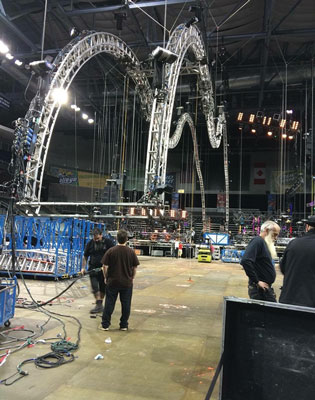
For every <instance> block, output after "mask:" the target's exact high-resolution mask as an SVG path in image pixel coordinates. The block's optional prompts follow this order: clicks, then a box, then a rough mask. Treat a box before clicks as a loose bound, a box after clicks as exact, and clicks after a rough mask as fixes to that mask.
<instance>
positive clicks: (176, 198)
mask: <svg viewBox="0 0 315 400" xmlns="http://www.w3.org/2000/svg"><path fill="white" fill-rule="evenodd" d="M178 208H179V193H174V192H173V193H172V209H173V210H178Z"/></svg>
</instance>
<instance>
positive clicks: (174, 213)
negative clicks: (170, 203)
mask: <svg viewBox="0 0 315 400" xmlns="http://www.w3.org/2000/svg"><path fill="white" fill-rule="evenodd" d="M170 216H171V218H175V216H176V210H171V212H170Z"/></svg>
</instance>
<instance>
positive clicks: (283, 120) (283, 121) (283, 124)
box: [280, 119, 286, 128]
mask: <svg viewBox="0 0 315 400" xmlns="http://www.w3.org/2000/svg"><path fill="white" fill-rule="evenodd" d="M285 123H286V120H285V119H282V120H281V122H280V128H284V127H285Z"/></svg>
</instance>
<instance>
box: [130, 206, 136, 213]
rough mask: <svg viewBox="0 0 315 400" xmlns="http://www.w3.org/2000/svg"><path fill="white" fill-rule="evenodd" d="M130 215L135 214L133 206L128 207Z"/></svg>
mask: <svg viewBox="0 0 315 400" xmlns="http://www.w3.org/2000/svg"><path fill="white" fill-rule="evenodd" d="M129 214H130V215H135V207H130V212H129Z"/></svg>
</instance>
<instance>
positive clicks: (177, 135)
mask: <svg viewBox="0 0 315 400" xmlns="http://www.w3.org/2000/svg"><path fill="white" fill-rule="evenodd" d="M186 122H187V124H188V125H189V128H190V132H191V136H192V140H193V144H194V157H195V162H196V170H197V175H198V179H199V184H200V194H201V215H202V226H203V230H204V231H206V196H205V186H204V182H203V176H202V172H201V168H200V160H199V152H198V144H197V135H196V129H195V124H194V122H193V120H192V118H191V116H190V114H188V113H185V114H183V115H181V117H180V118H179V120H178V121H177V126H176V129H175V132H174V134H173V136H172V137H171V138H170V140H169V143H168V148H169V149H174V148H175V147H176V146H177V145H178V142H179V141H180V138H181V136H182V133H183V129H184V126H185V124H186Z"/></svg>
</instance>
